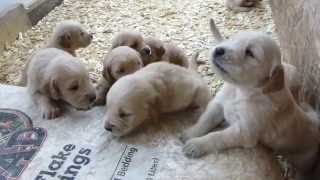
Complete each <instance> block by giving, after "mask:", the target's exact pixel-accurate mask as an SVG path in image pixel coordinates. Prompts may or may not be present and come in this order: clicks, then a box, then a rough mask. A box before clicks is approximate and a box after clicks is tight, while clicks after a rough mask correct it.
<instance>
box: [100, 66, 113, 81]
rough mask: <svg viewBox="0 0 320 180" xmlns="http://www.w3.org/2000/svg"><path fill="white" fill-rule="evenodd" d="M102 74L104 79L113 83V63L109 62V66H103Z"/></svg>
mask: <svg viewBox="0 0 320 180" xmlns="http://www.w3.org/2000/svg"><path fill="white" fill-rule="evenodd" d="M102 76H103V77H104V79H105V80H106V81H107V82H109V83H110V84H112V83H113V81H114V78H113V76H112V74H111V64H109V65H107V66H106V65H105V66H103V70H102Z"/></svg>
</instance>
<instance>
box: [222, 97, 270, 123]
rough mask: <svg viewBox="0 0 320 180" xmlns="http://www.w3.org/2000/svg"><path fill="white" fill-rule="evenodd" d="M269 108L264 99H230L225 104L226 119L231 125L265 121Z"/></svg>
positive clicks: (267, 102)
mask: <svg viewBox="0 0 320 180" xmlns="http://www.w3.org/2000/svg"><path fill="white" fill-rule="evenodd" d="M268 107H269V101H268V100H267V99H266V98H264V97H245V98H243V97H238V98H237V97H236V96H234V97H230V98H228V100H227V101H225V102H224V103H223V108H224V118H225V120H226V121H227V122H228V123H229V124H231V123H235V122H238V121H251V122H252V121H264V119H265V118H264V117H263V114H266V111H267V109H268Z"/></svg>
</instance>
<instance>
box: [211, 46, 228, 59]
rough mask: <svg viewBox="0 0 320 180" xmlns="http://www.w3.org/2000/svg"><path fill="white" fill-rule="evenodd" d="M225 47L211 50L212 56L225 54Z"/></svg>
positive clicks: (217, 56) (216, 56)
mask: <svg viewBox="0 0 320 180" xmlns="http://www.w3.org/2000/svg"><path fill="white" fill-rule="evenodd" d="M225 52H226V51H225V49H224V48H223V47H217V48H216V49H215V50H214V52H213V57H214V58H219V57H221V56H223V55H224V54H225Z"/></svg>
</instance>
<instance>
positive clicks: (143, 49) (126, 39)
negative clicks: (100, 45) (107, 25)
mask: <svg viewBox="0 0 320 180" xmlns="http://www.w3.org/2000/svg"><path fill="white" fill-rule="evenodd" d="M119 46H129V47H131V48H132V49H135V50H136V51H138V52H139V53H140V55H141V56H148V55H150V54H151V50H150V47H149V46H148V45H147V44H146V43H145V41H144V39H143V37H142V35H141V34H140V33H138V32H127V31H124V32H120V33H119V34H117V35H116V37H115V38H114V39H113V41H112V46H111V49H114V48H116V47H119Z"/></svg>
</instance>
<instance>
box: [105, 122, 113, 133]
mask: <svg viewBox="0 0 320 180" xmlns="http://www.w3.org/2000/svg"><path fill="white" fill-rule="evenodd" d="M113 127H114V126H113V125H112V124H110V123H106V125H105V126H104V129H105V130H107V131H110V132H112V128H113Z"/></svg>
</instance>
